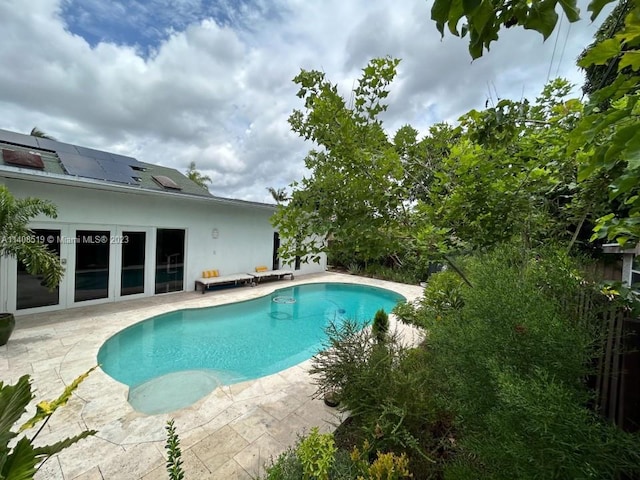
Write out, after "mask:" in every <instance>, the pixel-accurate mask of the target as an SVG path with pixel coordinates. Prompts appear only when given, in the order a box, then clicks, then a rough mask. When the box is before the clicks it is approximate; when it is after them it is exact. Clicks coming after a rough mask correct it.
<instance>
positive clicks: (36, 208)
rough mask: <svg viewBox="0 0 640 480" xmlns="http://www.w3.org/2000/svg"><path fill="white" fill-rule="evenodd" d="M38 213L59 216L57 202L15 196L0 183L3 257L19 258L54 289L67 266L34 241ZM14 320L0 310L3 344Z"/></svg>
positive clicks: (0, 225) (1, 247)
mask: <svg viewBox="0 0 640 480" xmlns="http://www.w3.org/2000/svg"><path fill="white" fill-rule="evenodd" d="M38 215H45V216H47V217H50V218H56V217H57V211H56V207H55V205H53V204H52V203H51V202H49V201H47V200H40V199H38V198H31V197H29V198H22V199H18V198H15V197H14V196H13V195H12V194H11V192H10V191H9V189H8V188H7V187H6V186H4V185H0V256H7V257H13V258H16V259H17V260H19V261H21V262H22V263H23V264H24V265H25V267H26V270H27V272H28V273H30V274H32V275H42V276H43V277H44V280H43V284H44V285H46V286H47V287H49V288H55V287H56V285H58V284H59V283H60V280H62V276H63V275H64V267H63V266H62V263H61V262H60V258H59V257H58V256H57V255H56V254H55V253H53V252H51V251H50V250H48V249H47V247H46V245H44V244H43V243H39V242H36V241H34V240H35V238H34V236H33V232H32V231H31V230H30V229H29V227H28V224H29V222H30V221H31V220H32V219H33V218H34V217H36V216H38ZM15 322H16V321H15V317H14V316H13V314H12V313H0V346H1V345H5V344H6V343H7V342H8V341H9V337H10V336H11V332H13V328H14V326H15Z"/></svg>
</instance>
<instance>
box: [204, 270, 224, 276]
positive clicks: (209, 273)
mask: <svg viewBox="0 0 640 480" xmlns="http://www.w3.org/2000/svg"><path fill="white" fill-rule="evenodd" d="M219 276H220V272H219V271H218V270H205V271H204V272H202V278H215V277H219Z"/></svg>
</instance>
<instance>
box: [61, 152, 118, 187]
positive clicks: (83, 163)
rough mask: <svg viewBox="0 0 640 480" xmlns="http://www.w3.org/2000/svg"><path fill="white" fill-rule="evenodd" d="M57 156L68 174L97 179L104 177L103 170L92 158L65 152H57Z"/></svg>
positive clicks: (103, 178)
mask: <svg viewBox="0 0 640 480" xmlns="http://www.w3.org/2000/svg"><path fill="white" fill-rule="evenodd" d="M58 158H59V159H60V161H61V162H62V165H63V166H64V169H65V170H66V171H67V173H68V174H69V175H77V176H78V177H88V178H95V179H98V180H105V179H106V173H105V171H104V170H103V169H102V167H101V166H100V164H99V163H98V161H97V160H96V159H94V158H91V157H83V156H82V155H77V154H75V155H74V154H73V153H66V152H58Z"/></svg>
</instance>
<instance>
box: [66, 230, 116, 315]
mask: <svg viewBox="0 0 640 480" xmlns="http://www.w3.org/2000/svg"><path fill="white" fill-rule="evenodd" d="M110 238H111V232H110V231H109V230H76V238H75V244H76V245H75V247H76V248H75V250H76V252H75V253H76V259H75V260H76V268H75V292H74V302H83V301H86V300H96V299H98V298H108V297H109V257H110V250H111V245H110V241H109V239H110Z"/></svg>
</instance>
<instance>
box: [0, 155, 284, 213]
mask: <svg viewBox="0 0 640 480" xmlns="http://www.w3.org/2000/svg"><path fill="white" fill-rule="evenodd" d="M0 177H4V178H13V179H16V180H26V181H35V182H41V183H52V184H56V185H68V186H72V187H91V188H94V189H96V190H107V191H113V192H121V193H132V194H134V195H152V196H153V195H155V196H162V197H170V198H174V199H180V200H188V201H199V202H213V203H223V204H232V205H236V206H243V207H259V208H264V209H270V210H274V209H275V208H276V205H272V204H269V203H260V202H252V201H249V200H237V199H234V198H224V197H216V196H215V195H211V196H208V197H207V196H204V195H203V196H199V195H189V194H185V193H177V192H163V191H160V190H150V189H148V188H142V187H135V186H131V185H116V184H113V183H107V182H103V181H100V180H94V179H92V178H85V177H75V176H69V175H60V174H57V173H49V172H39V171H35V170H31V169H26V168H7V167H6V166H4V165H0Z"/></svg>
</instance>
